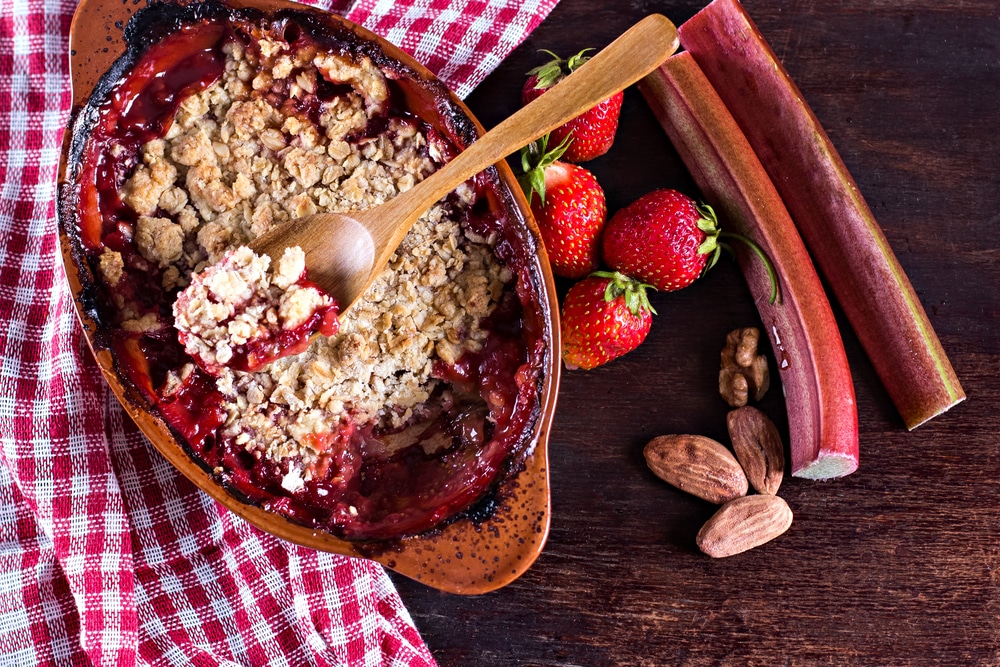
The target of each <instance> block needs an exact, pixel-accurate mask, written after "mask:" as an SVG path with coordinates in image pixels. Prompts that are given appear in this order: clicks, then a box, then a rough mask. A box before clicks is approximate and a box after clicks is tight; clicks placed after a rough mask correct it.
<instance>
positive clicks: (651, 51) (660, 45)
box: [369, 14, 677, 269]
mask: <svg viewBox="0 0 1000 667" xmlns="http://www.w3.org/2000/svg"><path fill="white" fill-rule="evenodd" d="M676 50H677V30H676V28H675V27H674V25H673V23H671V22H670V20H669V19H667V18H666V17H664V16H662V15H660V14H651V15H649V16H647V17H646V18H644V19H643V20H642V21H640V22H639V23H637V24H635V25H634V26H632V28H630V29H629V30H628V31H627V32H626V33H624V34H623V35H622V36H621V37H619V38H618V39H616V40H615V41H614V42H612V43H611V44H609V45H608V46H607V47H606V48H604V49H603V50H602V51H601V52H600V53H598V54H597V55H595V56H593V57H592V58H591V59H590V60H588V61H587V62H586V63H584V64H583V65H582V66H581V67H579V68H578V69H577V70H576V71H574V72H573V73H572V74H570V75H569V76H567V77H566V78H565V79H563V80H562V81H560V82H559V83H558V84H556V85H555V86H553V87H552V88H551V89H550V90H548V91H547V92H546V93H545V94H544V95H541V96H539V97H537V98H535V99H534V100H533V101H532V102H530V103H529V104H527V105H526V106H524V107H522V108H521V109H520V110H518V111H517V112H516V113H514V114H513V115H511V116H510V117H508V118H507V119H506V120H504V121H503V122H501V123H500V124H499V125H497V126H496V127H495V128H493V129H492V130H490V131H489V132H488V133H487V134H485V135H483V136H482V137H481V138H480V139H478V140H477V141H476V142H475V143H473V144H472V145H471V146H469V147H468V148H466V149H465V150H464V151H462V152H461V153H459V154H458V156H456V157H455V158H454V159H453V160H451V161H450V162H448V163H447V164H446V165H444V166H443V167H442V168H441V169H439V170H438V171H436V172H435V173H433V174H431V175H430V176H429V177H428V178H427V179H426V180H424V181H423V182H421V183H420V184H419V185H418V186H417V187H414V188H412V189H410V190H408V191H407V192H405V193H403V194H400V195H398V196H396V197H395V198H393V199H391V200H390V201H389V202H387V203H385V204H382V205H381V206H380V207H379V208H381V209H382V211H380V213H381V215H380V216H379V220H378V221H377V222H376V223H375V224H374V225H372V226H371V227H369V230H370V232H371V234H372V236H373V237H374V238H376V239H381V238H385V239H388V241H386V242H385V243H384V246H383V247H384V248H385V251H384V252H383V254H384V255H385V256H384V257H377V258H376V261H375V264H374V266H375V267H376V269H377V268H378V267H381V266H382V265H384V263H385V262H386V261H388V259H389V257H390V256H391V255H392V253H393V252H395V249H396V247H397V246H398V245H399V243H400V242H401V241H402V240H403V237H404V236H406V233H407V232H408V231H409V230H410V227H411V226H412V225H413V222H414V221H416V220H417V218H419V217H420V216H421V215H422V214H423V213H424V212H425V211H427V209H429V208H430V207H431V206H433V205H434V204H435V203H436V202H437V201H439V200H440V199H441V198H442V197H444V196H445V195H447V194H448V193H449V192H451V191H452V190H454V189H455V188H456V187H457V186H458V185H459V184H460V183H462V182H464V181H466V180H467V179H469V178H471V177H472V176H474V175H476V174H477V173H479V172H480V171H482V170H483V169H486V168H487V167H489V166H490V165H493V164H496V163H497V162H499V161H500V160H503V159H504V158H506V157H507V156H508V155H510V154H511V153H513V152H515V151H517V150H519V149H520V148H522V147H523V146H526V145H528V144H529V143H531V142H532V141H535V140H536V139H538V138H539V137H541V136H542V135H544V134H546V133H547V132H551V131H552V130H554V129H555V128H557V127H559V126H560V125H562V124H563V123H566V122H567V121H569V120H572V119H573V118H576V117H577V116H579V115H580V114H582V113H583V112H584V111H587V110H588V109H590V108H591V107H594V106H596V105H597V104H599V103H600V102H602V101H603V100H605V99H606V98H608V97H610V96H612V95H614V94H615V93H617V92H618V91H620V90H623V89H624V88H626V87H628V86H630V85H632V84H633V83H635V82H636V81H638V80H639V79H641V78H642V77H644V76H646V75H647V74H649V73H650V72H652V71H653V70H654V69H656V68H657V67H658V66H659V65H661V64H662V63H663V62H664V61H665V60H666V59H667V58H668V57H669V56H670V55H671V54H672V53H673V52H674V51H676ZM403 223H405V224H403ZM375 245H376V247H379V245H380V244H379V243H378V242H376V244H375Z"/></svg>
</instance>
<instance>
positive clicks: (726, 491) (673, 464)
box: [643, 435, 749, 505]
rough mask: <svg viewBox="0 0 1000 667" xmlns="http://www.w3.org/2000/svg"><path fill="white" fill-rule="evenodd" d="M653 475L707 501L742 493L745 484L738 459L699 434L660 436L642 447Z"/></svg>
mask: <svg viewBox="0 0 1000 667" xmlns="http://www.w3.org/2000/svg"><path fill="white" fill-rule="evenodd" d="M643 455H644V456H645V457H646V465H648V466H649V469H650V470H652V471H653V474H655V475H656V476H657V477H659V478H660V479H662V480H663V481H665V482H667V483H668V484H671V485H673V486H676V487H677V488H678V489H680V490H681V491H687V492H688V493H691V494H693V495H696V496H698V497H699V498H702V499H704V500H707V501H708V502H710V503H715V504H717V505H721V504H722V503H724V502H726V501H728V500H732V499H733V498H738V497H739V496H745V495H746V493H747V489H748V488H749V485H748V484H747V476H746V474H744V472H743V468H742V467H740V464H739V461H737V460H736V458H735V457H734V456H733V455H732V454H731V453H730V452H729V450H728V449H726V447H725V446H724V445H723V444H722V443H719V442H716V441H715V440H712V439H711V438H706V437H705V436H702V435H661V436H660V437H658V438H653V439H652V440H650V441H649V444H647V445H646V447H645V449H644V450H643Z"/></svg>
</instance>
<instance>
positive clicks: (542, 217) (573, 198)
mask: <svg viewBox="0 0 1000 667" xmlns="http://www.w3.org/2000/svg"><path fill="white" fill-rule="evenodd" d="M548 141H549V138H548V137H547V136H546V137H542V138H541V139H540V140H539V141H537V142H535V143H533V144H531V145H530V146H528V147H527V148H525V149H523V150H522V151H521V167H522V169H523V170H524V175H523V176H521V177H520V179H519V180H520V182H521V187H522V188H523V189H524V193H525V196H527V198H528V201H529V202H530V203H531V212H532V214H534V216H535V220H536V221H537V222H538V228H539V231H541V233H542V241H543V242H544V244H545V249H546V250H547V251H548V254H549V261H550V262H551V264H552V272H553V273H555V274H556V275H557V276H562V277H564V278H582V277H584V276H586V275H588V274H589V273H590V272H591V271H593V270H594V269H596V268H597V267H598V265H599V264H600V261H601V246H600V239H601V230H603V229H604V223H605V221H606V220H607V214H608V207H607V203H606V202H605V199H604V190H603V189H602V188H601V186H600V184H599V183H598V182H597V179H596V178H594V175H593V174H592V173H590V172H589V171H587V170H586V169H584V168H583V167H580V166H577V165H575V164H570V163H568V162H561V161H560V160H559V157H560V156H561V155H562V154H563V151H564V150H566V144H565V143H564V144H561V145H559V146H557V147H556V148H554V149H552V150H551V151H550V150H548Z"/></svg>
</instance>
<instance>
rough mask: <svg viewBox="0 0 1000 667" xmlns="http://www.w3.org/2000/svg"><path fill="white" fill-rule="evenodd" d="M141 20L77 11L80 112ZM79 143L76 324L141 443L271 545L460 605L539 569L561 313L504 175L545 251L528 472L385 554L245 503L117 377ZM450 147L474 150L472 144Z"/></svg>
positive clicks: (429, 89)
mask: <svg viewBox="0 0 1000 667" xmlns="http://www.w3.org/2000/svg"><path fill="white" fill-rule="evenodd" d="M230 4H233V5H237V6H239V7H252V8H256V9H260V10H262V11H265V12H272V11H275V10H277V9H280V8H292V9H301V10H303V11H308V12H317V10H312V9H308V8H304V7H301V6H299V5H295V4H293V3H288V2H281V1H274V2H266V1H261V0H249V1H245V0H244V1H241V2H238V3H230ZM136 9H137V7H136V6H135V5H134V4H133V3H129V2H122V1H121V0H83V2H81V4H80V6H79V8H78V11H77V14H76V16H75V18H74V22H73V25H72V28H71V41H70V46H71V73H72V83H73V99H74V108H75V111H76V112H79V111H80V110H81V109H82V108H83V107H84V106H85V105H86V104H87V102H88V100H89V98H90V96H91V94H92V92H93V91H94V89H95V86H98V83H99V81H100V79H101V77H102V76H104V75H105V73H106V72H108V71H109V70H110V69H111V68H112V66H113V65H114V64H115V62H116V60H117V59H118V58H119V56H121V55H122V53H124V52H125V50H126V44H125V41H124V38H123V29H124V27H125V24H126V23H127V22H128V20H129V18H130V16H131V15H132V13H133V12H134V11H135V10H136ZM317 15H318V16H320V17H321V19H322V20H323V21H334V22H337V23H338V24H340V25H342V26H344V27H346V28H347V29H348V30H350V31H352V32H353V33H354V34H355V35H357V37H358V38H360V39H362V40H366V41H370V42H374V43H375V44H377V46H378V48H379V49H380V50H381V52H383V53H384V54H385V56H387V57H388V58H389V59H390V60H393V61H397V62H398V63H401V64H402V65H403V66H404V67H406V68H408V69H409V70H411V71H412V72H414V73H415V76H414V79H415V80H416V81H417V83H418V85H413V86H407V104H408V107H409V108H410V109H411V111H415V112H416V113H417V114H418V115H421V116H423V117H424V120H426V121H428V122H429V123H430V124H431V125H432V126H435V127H440V126H442V125H443V124H445V123H447V124H448V125H450V126H451V127H455V126H456V125H457V126H459V127H462V126H464V127H466V128H468V131H469V132H472V133H478V134H482V132H483V128H482V127H481V126H480V125H479V124H478V122H477V121H476V120H475V119H474V118H473V117H472V114H471V113H470V112H469V110H468V109H467V108H466V107H465V106H464V104H463V103H462V102H461V101H460V100H458V99H457V98H455V97H454V96H453V95H450V94H448V95H447V96H442V89H443V87H442V86H440V84H438V83H437V82H436V79H435V78H434V77H433V75H432V74H430V73H429V72H428V71H427V70H426V69H425V68H423V67H422V66H421V65H419V64H418V63H416V62H414V61H413V60H412V58H410V57H409V56H408V55H406V54H404V53H403V52H401V51H400V50H398V49H396V48H395V47H393V46H392V45H391V44H388V43H386V42H384V41H383V40H381V39H380V38H378V37H377V36H375V35H373V34H371V33H370V32H368V31H366V30H364V29H363V28H360V27H358V26H355V25H353V24H350V23H349V22H347V21H344V20H342V19H339V18H338V17H333V16H331V15H329V14H327V13H323V12H317ZM424 84H426V85H424ZM473 136H474V135H473ZM453 138H454V137H453ZM73 139H74V137H73V133H72V132H67V137H66V141H65V146H64V151H63V164H62V171H61V186H62V187H61V192H62V196H61V200H60V223H61V225H60V229H61V242H62V248H63V257H64V262H65V266H66V272H67V275H68V278H69V281H70V285H71V288H72V290H73V292H74V294H75V295H76V297H77V306H78V312H79V316H80V319H81V322H82V324H83V327H84V330H85V332H86V333H87V337H88V341H89V342H90V344H91V348H92V350H93V352H94V354H95V356H96V358H97V360H98V363H99V365H100V367H101V370H102V372H103V373H104V376H105V378H106V379H107V381H108V383H109V385H110V386H111V388H112V390H113V392H114V393H115V395H116V396H117V397H118V399H119V400H120V401H121V403H122V405H123V406H124V407H125V409H126V411H127V412H128V413H129V415H130V416H131V417H132V418H133V419H134V420H135V422H136V423H137V424H138V425H139V427H140V429H141V430H142V431H143V433H145V434H146V436H147V437H149V439H150V440H151V441H152V443H153V444H154V445H155V446H156V448H157V449H158V450H159V451H160V453H161V454H162V455H163V456H164V457H166V458H167V459H168V460H169V461H170V462H171V463H172V464H173V465H174V466H175V467H176V468H177V469H178V470H179V471H180V472H181V473H183V474H184V475H185V476H186V477H188V478H189V479H190V480H191V481H192V482H194V483H195V484H196V485H197V486H199V487H200V488H201V489H202V490H204V491H205V492H206V493H208V494H209V495H211V496H212V497H213V498H214V499H216V500H217V501H219V502H220V503H222V504H223V505H225V506H226V507H227V508H229V509H230V510H232V511H234V512H236V513H237V514H238V515H239V516H241V517H243V518H245V519H246V520H248V521H250V522H251V523H253V524H254V525H256V526H258V527H259V528H261V529H263V530H265V531H267V532H269V533H271V534H274V535H276V536H278V537H281V538H283V539H286V540H289V541H291V542H295V543H298V544H302V545H305V546H308V547H312V548H316V549H321V550H325V551H331V552H335V553H341V554H345V555H349V556H360V557H368V558H374V559H376V560H378V561H379V562H381V563H382V564H384V565H385V566H387V567H389V568H391V569H393V570H395V571H397V572H399V573H401V574H403V575H406V576H408V577H411V578H413V579H415V580H418V581H420V582H422V583H425V584H427V585H429V586H432V587H434V588H438V589H441V590H444V591H448V592H453V593H461V594H476V593H484V592H488V591H491V590H494V589H497V588H499V587H501V586H504V585H506V584H508V583H510V582H511V581H513V580H514V579H516V578H517V577H518V576H520V575H521V574H522V573H523V572H524V571H525V570H526V569H527V568H528V567H529V566H530V565H531V564H532V563H533V562H534V560H535V559H536V558H537V556H538V554H539V553H540V552H541V550H542V548H543V546H544V544H545V540H546V538H547V535H548V530H549V521H550V499H549V484H548V469H547V451H546V447H547V440H548V431H549V427H550V424H551V420H552V415H553V411H554V408H555V402H556V394H557V389H558V382H559V354H558V350H559V333H558V321H557V316H558V307H557V302H556V298H555V289H554V285H553V281H552V275H551V271H550V269H549V266H548V262H547V260H546V259H545V257H544V250H543V249H542V248H541V242H540V241H539V240H538V239H539V237H538V232H537V228H536V226H535V223H534V221H533V220H532V219H531V215H530V209H529V207H528V206H527V203H526V202H525V200H524V198H523V195H521V193H520V190H519V188H518V187H517V184H516V181H515V179H514V177H513V175H512V173H511V172H510V170H509V169H508V168H507V166H506V165H505V164H503V163H501V164H498V165H497V167H496V177H497V178H498V179H499V184H500V187H499V192H500V194H501V199H502V200H503V202H502V204H503V206H504V207H505V209H506V211H507V213H508V214H509V219H510V220H511V221H512V222H513V223H514V224H515V225H518V227H519V228H520V229H522V231H523V232H524V237H525V239H526V241H527V243H528V244H529V245H531V246H533V247H534V246H537V251H536V253H535V254H534V255H533V259H532V260H531V262H530V264H531V265H530V266H529V267H528V270H529V273H530V275H531V276H532V280H531V282H532V283H533V287H534V289H536V290H538V291H539V294H538V298H537V302H538V304H539V311H540V312H539V313H538V315H539V316H540V319H542V320H543V325H544V328H545V331H544V334H543V338H544V340H545V341H546V344H547V345H546V347H547V349H546V350H545V354H544V362H543V364H542V365H543V368H541V369H539V371H540V382H539V387H538V404H539V414H538V416H537V419H535V420H534V421H533V424H531V428H530V433H526V434H525V438H526V440H525V442H529V443H530V446H533V453H532V455H530V456H529V457H527V459H526V460H525V461H524V463H523V469H521V470H520V472H516V471H514V472H512V473H511V474H509V475H508V476H507V477H506V479H504V480H503V481H502V483H501V484H500V486H499V488H498V489H496V491H495V498H496V500H497V501H498V502H497V503H496V506H497V509H496V511H495V512H494V513H493V514H492V515H491V516H490V517H489V518H486V519H482V518H481V517H480V518H478V519H476V520H473V519H471V518H468V517H463V518H459V519H458V520H456V521H452V522H450V523H446V525H444V526H443V527H440V528H437V529H435V530H432V531H427V532H424V533H421V534H419V535H416V536H412V537H405V538H402V539H398V540H393V541H391V542H389V543H370V542H354V541H348V540H345V539H342V538H340V537H337V536H335V535H333V534H331V533H328V532H325V531H318V530H314V529H311V528H306V527H304V526H302V525H298V524H296V523H292V522H291V521H289V520H287V519H286V518H284V517H282V516H280V515H277V514H274V513H272V512H269V511H265V510H263V509H261V508H260V507H258V506H255V505H253V504H249V503H247V502H243V501H242V500H241V499H239V498H238V497H237V496H235V495H233V494H232V493H230V492H229V491H228V490H227V489H226V488H224V487H223V486H222V485H221V484H220V483H218V482H217V481H216V480H215V479H214V478H213V476H212V475H211V474H210V473H209V471H207V470H206V469H205V467H203V465H201V464H199V462H198V461H196V460H194V459H193V458H192V456H191V455H190V454H189V452H188V451H187V450H186V449H185V447H184V446H182V445H181V443H179V442H178V440H177V439H175V437H174V435H173V433H172V432H171V430H170V429H169V428H168V426H167V425H166V424H165V422H164V421H163V420H162V419H161V418H160V417H158V416H157V414H156V412H155V410H150V409H149V408H148V407H147V406H146V404H145V402H144V401H142V400H140V399H139V398H138V397H137V392H136V390H135V388H134V386H132V384H131V383H130V382H129V381H128V380H126V379H123V377H121V376H120V375H119V372H118V371H117V370H116V364H115V361H114V359H113V356H112V354H111V352H110V350H109V349H108V348H107V346H106V345H105V344H104V343H103V341H102V340H101V337H100V336H99V335H98V334H99V332H100V326H99V323H98V322H97V321H96V320H95V318H94V313H93V310H92V308H91V305H92V304H89V303H87V300H88V298H89V297H90V296H92V294H89V293H88V290H87V286H88V285H92V284H93V276H92V275H91V272H90V268H89V267H88V266H87V265H86V263H85V262H81V261H80V252H79V242H78V241H77V240H76V239H75V236H74V235H75V234H77V233H78V232H77V231H76V229H75V225H76V222H75V220H76V216H75V210H74V207H75V205H74V203H73V200H74V197H73V192H74V191H75V189H74V187H73V183H71V182H70V181H71V180H72V178H73V175H74V167H73V157H72V144H73ZM454 139H458V140H459V141H467V140H468V137H466V138H465V139H462V138H461V137H458V138H454Z"/></svg>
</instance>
